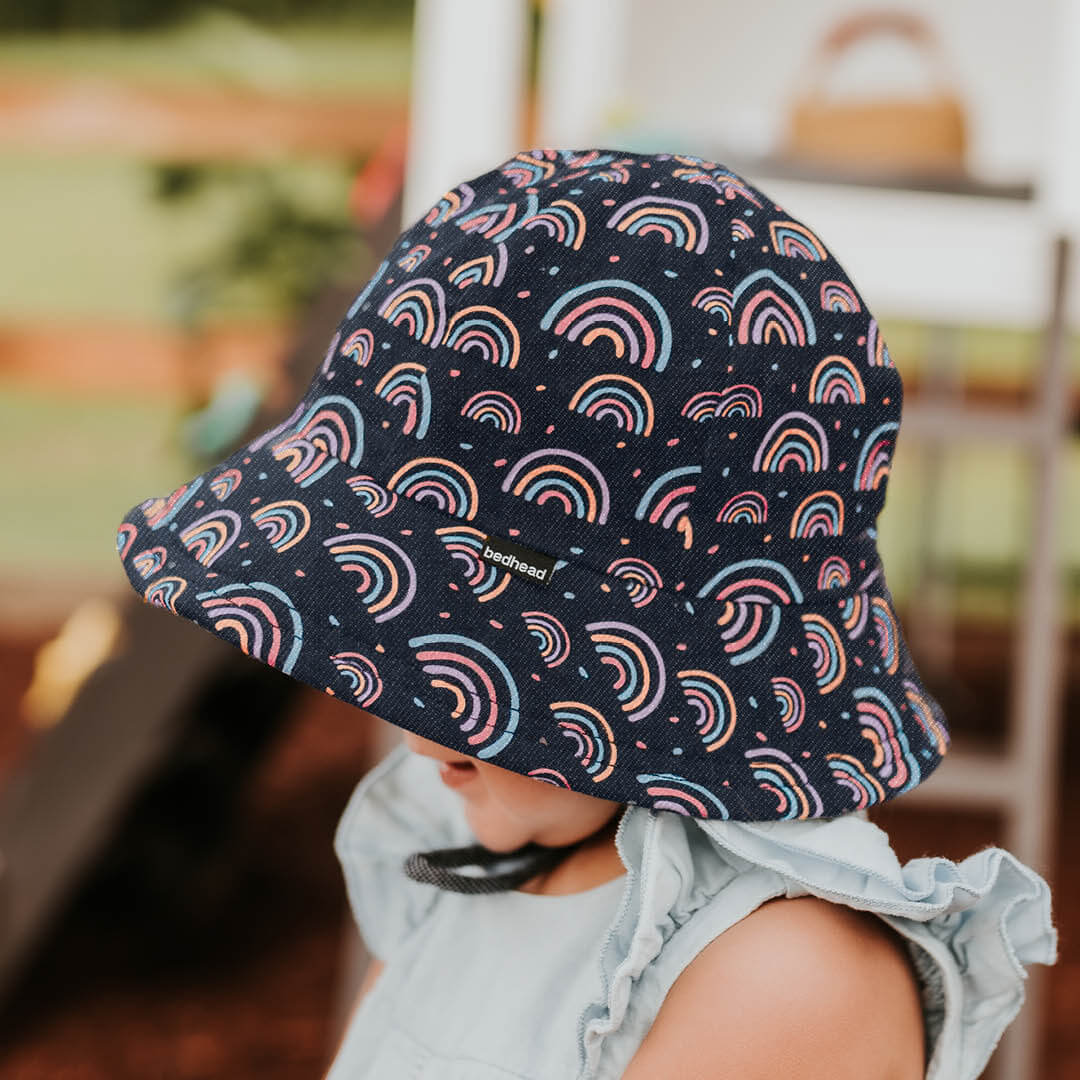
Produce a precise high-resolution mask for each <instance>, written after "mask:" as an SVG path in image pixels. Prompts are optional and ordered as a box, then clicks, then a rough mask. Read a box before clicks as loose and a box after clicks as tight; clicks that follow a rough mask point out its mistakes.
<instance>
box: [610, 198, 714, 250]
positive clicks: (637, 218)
mask: <svg viewBox="0 0 1080 1080" xmlns="http://www.w3.org/2000/svg"><path fill="white" fill-rule="evenodd" d="M607 227H608V228H609V229H618V231H619V232H624V233H627V234H628V235H630V236H644V235H646V234H647V233H651V232H655V233H656V234H657V235H658V236H659V237H660V239H661V240H663V242H664V243H665V244H674V245H675V246H676V247H680V248H682V249H683V251H692V252H693V253H694V254H695V255H701V254H703V253H704V251H705V249H706V248H707V247H708V246H709V223H708V221H707V220H706V218H705V215H704V213H702V210H701V207H700V206H698V204H697V203H694V202H688V201H686V200H685V199H668V198H663V197H661V196H659V195H641V196H639V197H638V198H636V199H631V200H630V201H629V202H628V203H624V204H623V205H622V206H620V207H619V208H618V209H617V210H616V211H615V212H614V213H613V214H612V215H611V217H609V218H608V220H607Z"/></svg>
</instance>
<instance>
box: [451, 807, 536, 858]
mask: <svg viewBox="0 0 1080 1080" xmlns="http://www.w3.org/2000/svg"><path fill="white" fill-rule="evenodd" d="M465 817H466V820H467V821H468V822H469V826H470V827H471V828H472V831H473V834H474V835H475V836H476V842H477V843H478V844H483V845H484V847H486V848H488V849H489V850H490V851H514V850H516V849H517V848H519V847H522V846H523V845H524V844H527V843H528V841H529V837H527V836H525V835H523V834H521V833H520V832H513V831H512V830H510V829H508V828H507V827H506V822H505V821H503V820H499V821H493V820H492V818H491V814H490V813H489V812H488V810H487V808H486V807H483V806H480V805H477V804H476V802H475V801H474V800H471V799H468V800H466V802H465Z"/></svg>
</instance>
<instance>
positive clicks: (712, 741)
mask: <svg viewBox="0 0 1080 1080" xmlns="http://www.w3.org/2000/svg"><path fill="white" fill-rule="evenodd" d="M676 676H677V678H678V680H679V686H680V687H681V688H682V692H683V693H684V694H685V695H686V700H687V701H688V702H689V703H690V704H691V705H692V706H693V707H694V710H695V712H696V713H697V715H696V716H695V718H694V725H695V726H696V727H697V732H698V735H699V736H700V737H701V741H702V742H703V743H704V744H705V750H706V752H710V751H713V750H719V749H720V747H721V746H723V745H724V744H725V743H726V742H727V741H728V740H729V739H730V738H731V736H732V735H733V734H734V732H735V721H736V716H737V710H736V708H735V698H734V697H733V696H732V693H731V690H729V689H728V685H727V683H726V682H724V680H723V679H721V678H720V676H719V675H715V674H713V672H711V671H702V670H701V669H700V668H686V669H685V670H683V671H679V672H676Z"/></svg>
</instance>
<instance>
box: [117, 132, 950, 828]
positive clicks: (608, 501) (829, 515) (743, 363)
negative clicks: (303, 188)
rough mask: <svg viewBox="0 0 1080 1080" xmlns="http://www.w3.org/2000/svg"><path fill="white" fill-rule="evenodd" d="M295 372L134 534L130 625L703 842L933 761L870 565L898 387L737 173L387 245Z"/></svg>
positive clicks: (865, 327) (479, 212)
mask: <svg viewBox="0 0 1080 1080" xmlns="http://www.w3.org/2000/svg"><path fill="white" fill-rule="evenodd" d="M312 366H313V368H314V373H313V377H312V380H311V383H310V385H309V386H308V389H307V391H306V393H305V395H304V397H303V399H302V400H301V401H300V402H299V403H298V404H297V405H296V406H295V408H293V409H292V410H291V411H290V413H289V415H288V416H287V417H285V418H284V419H283V420H282V421H281V422H280V423H279V424H277V425H276V426H275V427H274V428H272V429H271V430H268V431H265V432H263V433H261V434H260V435H259V436H258V437H256V438H255V439H254V440H252V441H251V442H250V443H248V444H247V445H245V446H243V447H242V448H241V449H239V450H237V451H236V452H234V453H232V454H231V455H230V456H229V457H228V458H226V459H225V460H223V461H220V462H218V463H216V464H215V465H214V466H213V467H212V468H209V469H207V470H206V471H205V472H203V473H202V474H200V475H199V476H196V477H193V478H192V479H191V480H190V481H188V482H187V483H185V484H183V485H181V486H180V487H179V488H177V489H176V490H175V491H172V492H171V493H169V494H168V495H164V496H160V497H150V498H147V499H145V500H143V501H142V502H140V503H139V504H138V505H136V506H134V507H132V508H131V509H130V510H129V511H128V512H127V514H125V515H124V517H123V520H122V522H121V523H120V525H119V528H118V532H117V536H116V545H117V552H118V555H119V557H120V560H121V562H122V565H123V568H124V571H125V572H126V574H127V576H128V578H129V580H130V582H131V584H132V586H133V588H134V589H135V590H136V591H137V592H138V594H139V595H140V596H141V597H142V599H143V600H145V601H146V602H147V603H151V604H155V605H158V606H160V607H162V608H165V609H166V610H168V611H169V612H172V613H173V614H175V615H179V616H181V617H183V618H185V619H188V620H190V621H192V622H194V623H196V624H197V625H198V626H200V627H202V628H204V629H206V630H208V631H209V632H211V633H214V634H216V635H218V636H220V637H222V638H223V639H225V640H227V641H229V642H231V643H233V644H234V645H236V646H237V647H239V648H240V649H242V650H243V651H244V652H245V653H247V654H248V655H249V656H252V657H254V658H255V659H257V660H259V661H261V662H263V663H266V664H269V665H272V666H274V667H276V668H278V669H280V670H281V671H283V672H285V673H286V674H288V675H290V676H292V677H294V678H296V679H299V680H301V681H302V682H304V683H306V684H308V685H310V686H313V687H315V688H317V689H319V690H321V691H324V692H326V693H328V694H331V695H334V696H336V697H340V698H341V699H342V700H344V701H346V702H348V703H349V704H351V705H354V706H356V707H358V708H360V709H363V710H366V711H368V712H371V713H374V714H375V715H377V716H380V717H382V718H384V719H385V720H387V721H389V722H391V723H394V724H397V725H399V726H401V727H403V728H406V729H408V730H410V731H414V732H417V733H419V734H421V735H423V736H425V737H426V738H429V739H433V740H435V741H437V742H439V743H442V744H443V745H446V746H448V747H451V748H453V749H454V750H455V751H457V752H459V753H462V754H467V755H471V756H474V757H476V758H479V759H483V760H487V761H491V762H493V763H495V764H498V765H501V766H503V767H505V768H508V769H511V770H514V771H516V772H519V773H522V774H525V775H529V776H533V777H535V778H536V779H538V780H542V781H546V782H548V783H551V784H556V785H558V786H561V787H565V788H569V789H573V790H576V791H581V792H584V793H586V794H591V795H595V796H597V797H600V798H606V799H613V800H618V801H620V802H628V803H634V804H638V805H642V806H646V807H650V808H654V809H657V810H668V811H671V812H675V813H680V814H688V815H692V816H695V817H699V818H718V819H734V820H751V821H768V820H776V819H794V818H815V817H832V816H837V815H841V814H844V813H848V812H850V811H852V810H858V809H863V808H866V807H868V806H870V805H873V804H875V803H879V802H882V801H884V800H887V799H891V798H895V797H896V796H898V795H902V794H903V793H904V792H906V791H908V790H910V789H911V788H913V787H914V786H915V785H917V784H919V783H920V782H921V781H923V780H924V779H925V778H926V777H927V776H928V775H929V774H930V773H931V772H932V770H933V769H934V768H935V767H936V766H937V765H938V764H939V763H940V761H941V759H942V757H943V756H944V755H945V754H946V752H947V749H948V745H949V735H948V729H947V724H946V720H945V717H944V715H943V713H942V710H941V708H940V707H939V706H938V704H937V703H936V702H935V701H934V700H933V698H932V697H931V696H930V694H929V693H928V692H927V690H926V688H925V687H924V686H923V684H922V682H921V680H920V677H919V674H918V672H917V670H916V669H915V667H914V665H913V663H912V660H911V657H910V655H909V653H908V649H907V646H906V644H905V641H904V638H903V635H902V632H901V628H900V625H899V623H898V621H897V616H896V612H895V610H894V606H893V602H892V599H891V597H890V594H889V590H888V588H887V585H886V581H885V576H884V570H883V567H882V565H881V561H880V559H879V557H878V552H877V546H876V533H875V523H876V520H877V517H878V514H879V513H880V511H881V509H882V506H883V503H884V499H885V491H886V485H887V481H888V474H889V467H890V463H891V459H892V455H893V449H894V446H895V441H896V437H897V432H898V428H899V422H900V412H901V398H902V387H901V382H900V377H899V375H898V373H897V371H896V368H895V367H894V366H893V363H892V360H891V358H890V356H889V351H888V348H887V346H886V344H885V341H884V339H883V337H882V334H881V332H880V329H879V327H878V324H877V321H876V320H875V318H874V317H873V315H872V314H871V313H870V312H869V310H868V309H867V306H866V303H865V302H864V300H863V298H862V297H861V296H860V295H859V293H858V291H857V289H856V288H855V285H854V284H853V282H852V281H851V280H850V279H849V278H848V277H847V275H846V274H845V273H844V271H843V270H842V268H841V267H840V265H839V264H838V263H837V261H836V259H835V258H834V257H833V256H832V255H831V254H830V253H829V251H828V249H827V248H826V247H825V245H824V243H823V242H822V240H821V238H820V237H819V236H818V235H817V234H816V233H815V232H813V231H812V229H811V228H809V227H808V226H807V225H805V224H804V223H802V222H801V221H799V220H798V219H797V218H796V217H795V216H794V215H793V214H792V213H790V212H789V211H788V210H786V209H785V208H784V207H781V206H779V205H777V204H776V203H775V202H773V200H771V199H770V198H769V197H768V196H767V195H766V194H765V193H764V192H763V191H761V190H760V189H759V188H757V187H755V186H753V185H752V184H750V183H749V182H748V181H747V180H745V179H743V178H742V177H740V176H738V175H737V174H735V173H734V172H732V171H731V170H729V169H727V168H725V167H724V166H723V165H721V164H719V163H716V162H711V161H707V160H705V159H703V158H699V157H694V156H689V155H680V154H661V153H657V154H644V153H633V152H629V151H622V150H612V149H587V150H566V149H550V148H549V149H533V150H527V151H522V152H521V153H518V154H516V155H515V156H514V157H513V158H512V159H510V160H508V161H505V162H503V163H501V164H500V165H498V166H497V167H496V168H493V169H491V170H490V171H488V172H486V173H483V174H482V175H480V176H477V177H475V178H473V179H471V180H469V181H465V182H462V183H460V184H458V185H457V186H456V187H455V188H453V189H452V190H450V191H448V192H446V193H445V194H444V195H443V196H442V197H441V198H440V199H439V200H438V201H437V202H436V203H435V204H434V205H432V206H431V207H430V208H429V209H428V210H427V211H426V212H425V213H424V214H422V215H421V216H420V217H419V218H418V219H417V220H416V221H415V222H413V223H412V224H411V225H410V226H409V227H408V228H407V229H405V230H404V231H403V232H402V233H401V234H400V235H399V237H398V238H397V240H396V241H395V244H394V246H393V248H392V250H391V251H390V252H389V253H388V254H387V255H386V257H385V258H384V259H382V261H381V262H380V264H379V266H378V268H377V269H376V270H375V272H374V274H373V275H372V277H371V279H370V280H369V281H368V282H367V283H366V285H365V286H364V288H363V289H362V291H361V292H360V293H359V295H358V296H357V297H356V299H355V300H354V301H353V303H352V304H351V306H350V307H349V309H348V311H347V312H346V313H345V315H344V317H343V318H342V320H341V322H340V323H339V325H338V327H337V329H336V332H335V333H334V335H333V338H332V340H331V341H330V343H329V347H328V348H327V350H326V352H325V355H324V356H322V357H314V358H312ZM488 537H494V538H497V539H502V540H504V541H509V542H512V543H514V544H519V545H522V546H524V547H525V548H527V549H531V550H532V551H535V552H539V553H542V554H543V555H546V556H549V557H550V558H552V559H554V560H555V564H554V565H555V569H554V572H553V574H552V576H551V579H550V584H548V585H545V586H544V587H540V586H538V585H537V584H536V583H535V582H531V581H529V580H526V579H524V578H523V577H521V576H520V575H515V574H513V573H511V572H509V571H508V570H506V569H504V568H502V567H500V566H498V565H493V564H492V563H491V562H490V561H485V559H484V558H483V550H484V545H485V540H486V538H488Z"/></svg>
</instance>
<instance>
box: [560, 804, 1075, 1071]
mask: <svg viewBox="0 0 1080 1080" xmlns="http://www.w3.org/2000/svg"><path fill="white" fill-rule="evenodd" d="M616 841H617V843H618V844H619V847H620V852H621V854H622V857H623V861H624V862H625V863H626V864H627V867H628V871H629V883H628V885H629V887H628V889H627V895H626V897H625V900H624V904H623V906H622V908H621V910H620V914H619V917H618V920H617V922H616V923H615V925H614V926H613V927H612V929H611V932H610V934H609V935H608V938H607V941H606V942H605V947H604V951H603V952H602V982H603V987H604V994H603V997H602V998H598V999H597V1000H596V1001H595V1002H593V1003H592V1005H591V1006H590V1007H589V1008H588V1009H587V1010H586V1012H585V1014H584V1015H583V1016H582V1023H581V1031H582V1038H583V1043H582V1048H581V1050H582V1054H583V1058H584V1061H585V1062H586V1064H587V1068H586V1070H585V1072H584V1075H586V1076H590V1077H592V1076H595V1077H597V1078H604V1080H607V1078H608V1077H616V1076H618V1075H620V1074H621V1071H622V1069H623V1068H625V1066H626V1064H627V1062H628V1061H629V1059H630V1057H631V1056H632V1053H633V1050H634V1049H636V1046H637V1045H638V1043H639V1042H640V1039H641V1038H642V1037H643V1035H644V1033H645V1031H647V1029H648V1026H649V1024H650V1023H651V1022H652V1019H653V1017H654V1016H655V1013H656V1011H657V1010H658V1008H659V1006H660V1004H661V1003H662V1001H663V997H664V995H665V994H666V992H667V990H668V989H669V988H670V986H671V985H672V983H673V982H674V981H675V979H676V978H677V977H678V975H679V973H680V972H681V971H682V970H683V968H685V966H686V965H687V964H688V963H689V962H690V961H691V960H692V959H693V957H694V956H695V955H696V954H697V953H698V952H700V950H701V949H702V948H704V947H705V945H707V944H708V943H709V941H711V940H712V939H713V938H715V937H716V936H717V935H718V934H720V933H722V932H723V931H724V930H725V929H727V928H728V927H729V926H731V925H732V924H733V923H735V922H736V921H738V920H739V919H740V918H742V917H743V916H744V915H746V914H748V913H749V912H750V911H752V910H753V909H754V908H755V907H757V906H758V905H760V904H761V903H763V902H764V901H765V900H767V899H769V898H770V897H772V896H780V895H786V896H789V897H795V896H802V895H807V894H811V895H815V896H819V897H821V898H823V899H826V900H830V901H832V902H834V903H840V904H846V905H848V906H850V907H853V908H858V909H862V910H868V911H873V912H876V913H877V914H878V915H880V916H881V917H882V918H884V919H885V921H886V922H888V923H889V924H890V925H891V926H893V927H894V928H895V929H896V930H897V931H898V932H899V933H900V934H901V935H902V936H903V937H904V938H905V939H906V941H907V943H908V948H909V951H910V953H911V955H912V958H913V960H914V962H915V967H916V971H917V973H918V976H919V979H920V982H921V984H922V989H923V1012H924V1016H925V1018H926V1030H927V1041H928V1067H927V1071H926V1078H927V1080H975V1078H976V1077H978V1076H979V1074H980V1073H981V1072H982V1071H983V1069H984V1068H985V1066H986V1062H987V1060H988V1059H989V1057H990V1055H991V1053H992V1052H993V1049H994V1047H995V1046H996V1045H997V1043H998V1041H999V1039H1000V1038H1001V1035H1002V1033H1003V1032H1004V1030H1005V1028H1006V1027H1007V1026H1008V1025H1009V1023H1010V1022H1011V1021H1012V1020H1013V1018H1014V1017H1015V1016H1016V1014H1017V1012H1018V1011H1019V1009H1020V1007H1021V1005H1022V1004H1023V1001H1024V981H1025V979H1026V977H1027V973H1026V971H1025V970H1024V969H1025V967H1027V966H1029V965H1031V964H1033V963H1041V964H1052V963H1054V962H1055V961H1056V959H1057V933H1056V931H1055V929H1054V927H1053V925H1052V923H1051V898H1050V890H1049V887H1048V886H1047V883H1046V881H1045V880H1044V879H1043V878H1042V877H1041V876H1040V875H1039V874H1037V873H1036V872H1035V871H1034V870H1032V869H1031V868H1030V867H1027V866H1025V865H1024V864H1023V863H1022V862H1020V860H1018V859H1017V858H1016V857H1015V856H1013V855H1012V854H1010V853H1009V852H1008V851H1005V850H1003V849H1002V848H997V847H990V848H986V849H984V850H982V851H979V852H977V853H975V854H973V855H970V856H968V857H967V858H966V859H963V860H962V861H961V862H959V863H956V862H953V861H951V860H949V859H946V858H943V857H933V858H918V859H912V860H909V861H908V862H907V863H905V864H903V865H901V864H900V862H899V860H898V858H897V856H896V854H895V852H894V851H893V849H892V847H891V845H890V842H889V838H888V834H887V833H885V832H884V831H883V830H881V829H880V828H878V827H877V826H876V825H874V824H872V823H871V822H870V821H868V820H866V819H865V818H863V817H861V816H857V815H855V814H849V815H845V816H843V817H839V818H831V819H817V820H808V821H773V822H737V821H715V820H710V821H700V820H696V819H689V818H681V817H680V816H678V815H674V814H669V813H658V812H655V811H653V812H650V811H649V810H646V809H645V808H641V807H635V808H631V809H630V811H629V812H628V813H627V815H626V817H625V820H624V821H623V823H622V825H621V827H620V831H619V834H618V835H617V837H616Z"/></svg>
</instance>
